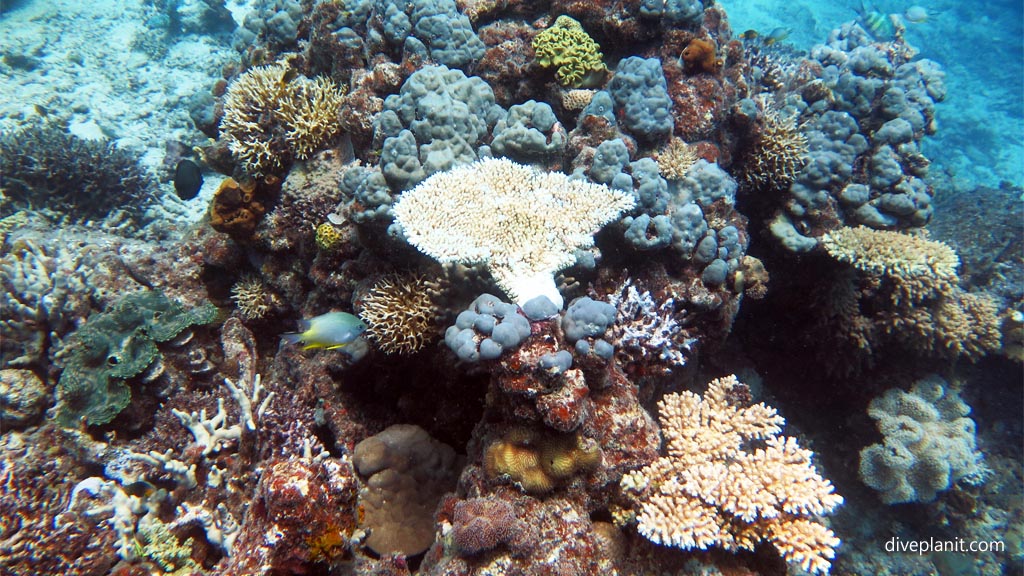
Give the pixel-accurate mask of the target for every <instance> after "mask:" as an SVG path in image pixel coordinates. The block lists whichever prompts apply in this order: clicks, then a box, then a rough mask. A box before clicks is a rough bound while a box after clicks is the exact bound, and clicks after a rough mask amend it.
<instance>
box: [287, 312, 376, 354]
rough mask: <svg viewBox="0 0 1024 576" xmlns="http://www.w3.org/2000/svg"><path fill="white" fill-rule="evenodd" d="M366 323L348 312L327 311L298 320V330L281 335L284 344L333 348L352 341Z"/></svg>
mask: <svg viewBox="0 0 1024 576" xmlns="http://www.w3.org/2000/svg"><path fill="white" fill-rule="evenodd" d="M365 331H366V324H364V323H363V321H362V320H360V319H359V317H358V316H353V315H352V314H349V313H348V312H328V313H327V314H321V315H319V316H316V317H315V318H310V319H308V320H299V331H298V332H288V333H286V334H282V335H281V340H283V341H284V342H285V343H286V344H298V343H301V344H304V346H303V347H302V349H303V350H312V349H313V348H326V349H328V350H335V349H338V348H344V347H345V346H347V345H349V344H351V343H352V342H354V341H355V340H356V339H357V338H359V336H361V335H362V333H363V332H365Z"/></svg>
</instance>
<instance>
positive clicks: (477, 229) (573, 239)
mask: <svg viewBox="0 0 1024 576" xmlns="http://www.w3.org/2000/svg"><path fill="white" fill-rule="evenodd" d="M634 204H635V200H634V198H633V195H632V194H629V193H626V192H622V191H619V190H613V189H611V188H608V187H607V186H603V185H600V184H592V183H589V182H585V181H583V180H571V179H569V177H568V176H566V175H564V174H560V173H556V172H542V171H538V170H535V169H534V168H531V167H529V166H524V165H522V164H516V163H515V162H512V161H511V160H507V159H495V158H486V159H483V160H480V161H477V162H474V163H472V164H468V165H465V166H461V167H458V168H454V169H452V170H449V171H447V172H440V173H438V174H434V175H433V176H431V177H430V178H427V179H426V180H424V181H423V182H420V183H419V184H418V185H417V186H416V187H415V188H413V189H411V190H407V191H405V192H403V193H402V195H401V196H400V197H399V199H398V201H397V202H396V203H395V205H394V213H395V220H396V221H397V222H398V223H399V224H400V225H401V227H402V230H403V231H404V233H405V236H406V238H407V239H408V240H409V243H410V244H412V245H413V246H415V247H416V248H418V249H419V250H420V251H421V252H423V253H424V254H427V255H428V256H431V257H433V258H435V259H436V260H437V261H438V262H441V263H442V264H446V263H463V264H472V263H481V264H483V265H484V266H485V267H486V268H487V269H488V271H489V272H490V273H491V275H492V276H493V277H494V280H495V282H497V284H498V286H500V287H501V289H502V290H504V291H505V292H506V293H507V294H508V295H509V296H510V297H512V299H513V300H515V302H516V303H517V304H519V305H523V304H525V303H526V302H527V301H529V300H531V299H533V298H534V297H537V296H547V297H548V298H549V299H550V300H551V301H552V302H553V303H555V304H556V305H558V306H559V307H561V306H562V304H563V298H562V296H561V294H560V293H559V292H558V288H557V287H556V286H555V280H554V274H555V273H556V272H558V271H560V270H563V269H564V268H566V267H568V266H571V265H573V264H574V263H575V262H576V255H575V251H576V250H577V249H580V248H589V247H591V246H593V244H594V238H593V234H594V233H595V232H597V231H598V230H599V229H600V228H601V227H602V226H604V225H605V224H607V223H608V222H611V221H612V220H614V219H615V218H618V216H619V214H621V213H622V212H624V211H626V210H629V209H631V208H632V207H633V206H634Z"/></svg>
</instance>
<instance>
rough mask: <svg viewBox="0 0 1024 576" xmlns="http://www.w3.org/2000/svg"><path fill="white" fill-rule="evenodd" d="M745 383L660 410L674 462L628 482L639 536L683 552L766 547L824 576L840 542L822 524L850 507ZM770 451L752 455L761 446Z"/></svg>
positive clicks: (724, 381)
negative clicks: (750, 398) (752, 399)
mask: <svg viewBox="0 0 1024 576" xmlns="http://www.w3.org/2000/svg"><path fill="white" fill-rule="evenodd" d="M745 392H746V387H745V386H744V385H743V384H742V383H740V382H739V381H738V380H737V379H736V377H735V376H728V377H725V378H719V379H717V380H714V381H712V382H711V384H710V385H709V386H708V391H707V392H706V393H705V394H704V397H703V398H701V397H700V396H698V395H696V394H693V393H691V392H682V393H678V394H668V395H666V396H665V397H664V398H663V399H662V400H661V401H660V402H659V403H658V409H659V411H660V416H659V420H660V422H661V428H662V435H663V436H664V438H665V444H666V455H665V456H663V457H661V458H659V459H658V460H656V461H655V462H653V463H652V464H651V465H649V466H647V467H646V468H643V469H642V470H639V471H634V472H631V473H629V474H627V475H625V476H624V477H623V479H622V487H623V490H624V492H625V493H626V494H627V495H634V496H635V497H636V498H637V500H638V502H639V513H638V514H637V520H638V529H639V531H640V533H641V534H643V535H644V536H645V537H647V538H648V539H649V540H651V541H653V542H656V543H658V544H663V545H666V546H675V547H678V548H684V549H692V548H700V549H707V548H709V547H713V546H717V547H721V548H724V549H726V550H740V549H743V550H753V549H754V547H755V546H756V545H757V544H758V543H759V542H760V541H762V540H767V541H770V542H771V543H772V544H774V545H775V548H776V549H777V550H778V551H779V554H780V555H781V556H782V557H783V558H784V559H785V560H786V561H787V562H791V563H794V564H797V565H799V566H800V567H801V568H803V569H804V570H806V571H809V572H813V573H819V574H824V573H827V572H828V570H829V568H830V566H831V565H830V562H829V560H830V559H831V558H833V557H834V555H835V547H836V546H838V545H839V538H837V537H836V536H835V534H833V533H832V531H831V530H829V529H828V528H826V527H825V526H824V525H823V524H820V523H818V522H817V521H815V520H814V519H813V518H812V517H813V516H817V515H821V514H825V513H828V512H831V511H832V510H833V509H835V507H836V506H839V505H840V504H842V502H843V498H842V497H841V496H839V495H838V494H835V493H834V491H833V487H832V484H831V483H830V482H829V481H828V480H826V479H824V478H822V477H821V476H820V475H819V474H818V473H817V472H816V471H815V470H814V466H813V464H812V463H811V455H812V454H811V452H810V451H809V450H804V449H803V448H801V447H800V446H799V445H798V444H797V441H796V439H794V438H790V437H786V436H779V432H780V431H781V429H782V426H783V424H785V420H784V419H783V418H782V417H781V416H779V415H778V414H777V413H776V411H775V409H774V408H770V407H768V406H766V405H764V404H754V405H744V404H743V402H742V401H741V400H739V398H741V397H744V396H746V394H745ZM754 442H756V445H758V446H761V447H758V448H752V447H751V444H752V443H754Z"/></svg>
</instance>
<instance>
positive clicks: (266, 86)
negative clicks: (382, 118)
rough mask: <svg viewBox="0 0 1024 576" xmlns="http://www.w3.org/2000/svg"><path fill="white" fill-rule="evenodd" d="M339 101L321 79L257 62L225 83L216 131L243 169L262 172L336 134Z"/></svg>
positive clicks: (304, 153)
mask: <svg viewBox="0 0 1024 576" xmlns="http://www.w3.org/2000/svg"><path fill="white" fill-rule="evenodd" d="M343 102H344V96H343V94H342V92H341V90H340V89H339V88H338V87H337V86H335V84H334V83H333V82H332V81H331V80H329V79H327V78H315V79H309V78H306V77H303V76H296V75H295V74H294V71H293V69H291V68H290V67H289V66H288V65H287V64H280V63H278V64H269V65H266V66H259V67H256V68H252V69H251V70H248V71H246V72H245V73H244V74H242V75H241V76H239V77H238V78H237V79H235V81H234V82H232V83H231V84H230V85H229V86H228V89H227V94H226V96H225V98H224V118H223V119H222V120H221V122H220V130H221V133H222V134H223V135H224V139H225V141H226V142H227V144H228V148H230V150H231V153H232V154H234V156H235V157H236V158H237V159H238V160H239V161H240V162H241V163H242V167H243V168H245V170H246V172H248V173H249V174H250V175H252V176H257V177H259V176H264V175H266V174H269V173H275V172H280V171H281V170H282V169H283V168H285V166H287V165H288V163H290V161H291V160H292V159H295V158H297V159H300V160H301V159H305V158H307V157H309V155H310V154H312V153H313V152H315V151H316V150H317V149H318V148H320V147H321V146H323V145H325V144H327V143H328V142H329V141H330V140H331V139H332V138H334V137H335V136H337V135H338V133H339V132H340V130H341V125H340V124H339V123H338V111H339V110H340V109H341V105H342V103H343Z"/></svg>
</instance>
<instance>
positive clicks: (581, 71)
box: [533, 16, 607, 88]
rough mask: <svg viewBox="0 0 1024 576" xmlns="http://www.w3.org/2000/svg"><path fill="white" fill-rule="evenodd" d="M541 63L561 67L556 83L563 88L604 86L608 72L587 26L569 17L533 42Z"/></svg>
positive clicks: (556, 21) (560, 19)
mask: <svg viewBox="0 0 1024 576" xmlns="http://www.w3.org/2000/svg"><path fill="white" fill-rule="evenodd" d="M533 50H534V52H535V53H536V57H537V63H538V64H540V65H541V66H543V67H545V68H550V67H552V66H554V67H557V68H558V69H557V70H555V79H556V80H558V83H559V84H561V85H562V86H570V87H573V88H584V87H590V86H596V85H598V84H600V82H601V80H602V79H603V78H604V73H605V72H606V71H607V68H605V66H604V62H602V58H603V56H602V54H601V47H600V46H598V45H597V42H594V39H593V38H591V37H590V35H588V34H587V32H586V31H585V30H584V29H583V26H582V25H581V24H580V23H579V22H577V21H576V20H574V19H573V18H570V17H569V16H559V17H558V18H557V19H556V20H555V23H554V24H552V25H551V27H550V28H548V29H547V30H544V31H543V32H541V33H540V34H537V36H536V37H534V39H533Z"/></svg>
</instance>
